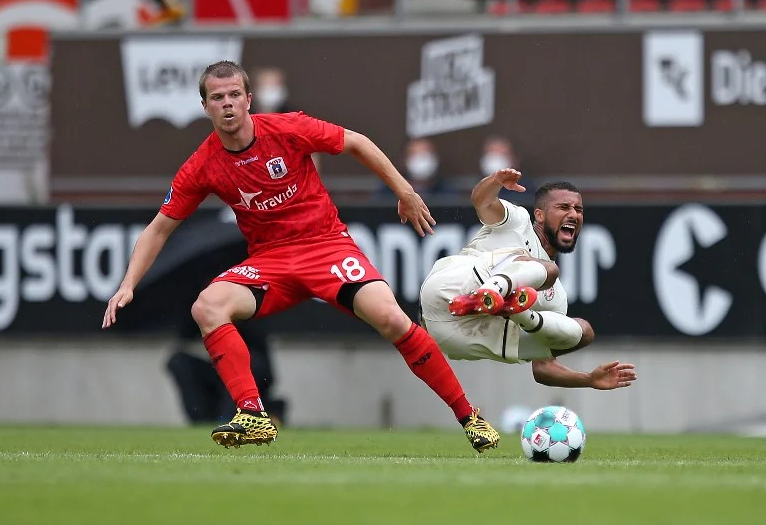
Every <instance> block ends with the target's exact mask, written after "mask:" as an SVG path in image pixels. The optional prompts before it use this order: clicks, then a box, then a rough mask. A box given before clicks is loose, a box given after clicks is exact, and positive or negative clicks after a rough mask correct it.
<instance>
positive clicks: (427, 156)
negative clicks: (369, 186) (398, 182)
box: [379, 138, 453, 202]
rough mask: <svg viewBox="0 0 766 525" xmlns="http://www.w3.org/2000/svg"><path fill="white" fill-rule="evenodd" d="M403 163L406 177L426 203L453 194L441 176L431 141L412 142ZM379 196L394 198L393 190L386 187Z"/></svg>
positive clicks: (405, 153)
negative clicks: (435, 197) (432, 198)
mask: <svg viewBox="0 0 766 525" xmlns="http://www.w3.org/2000/svg"><path fill="white" fill-rule="evenodd" d="M402 161H403V162H402V163H403V166H404V172H403V175H404V177H405V178H406V179H407V181H408V182H409V183H410V184H411V185H412V187H413V188H414V189H415V191H416V192H417V193H418V194H420V196H421V197H423V199H425V200H426V202H427V201H428V199H429V198H430V197H434V196H437V195H439V196H443V195H449V194H451V193H453V189H452V187H451V186H450V185H449V184H448V183H447V182H446V181H445V180H444V179H443V178H442V177H440V176H439V154H438V153H437V151H436V145H434V143H433V142H432V141H431V140H429V139H425V138H420V139H412V140H410V141H409V142H408V143H407V144H406V145H405V147H404V155H403V159H402ZM379 195H381V196H384V195H385V196H390V197H393V194H392V193H391V190H389V189H388V188H387V187H385V186H384V187H382V188H381V190H380V192H379Z"/></svg>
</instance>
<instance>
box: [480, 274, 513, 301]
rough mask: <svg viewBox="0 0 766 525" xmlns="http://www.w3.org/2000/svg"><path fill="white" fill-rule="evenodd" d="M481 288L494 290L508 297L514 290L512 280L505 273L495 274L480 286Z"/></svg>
mask: <svg viewBox="0 0 766 525" xmlns="http://www.w3.org/2000/svg"><path fill="white" fill-rule="evenodd" d="M479 290H480V291H481V290H492V291H494V292H497V293H499V294H500V295H501V296H502V297H503V298H506V297H508V296H509V295H510V293H511V291H513V286H512V283H511V280H510V279H509V278H508V277H506V276H505V275H493V276H492V277H490V278H489V280H488V281H487V282H486V283H484V284H482V285H481V286H480V287H479Z"/></svg>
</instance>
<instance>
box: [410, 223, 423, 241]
mask: <svg viewBox="0 0 766 525" xmlns="http://www.w3.org/2000/svg"><path fill="white" fill-rule="evenodd" d="M410 222H412V227H413V228H415V231H416V232H418V235H420V236H421V237H425V236H426V234H425V233H423V228H422V227H421V226H420V222H419V221H417V220H412V221H410Z"/></svg>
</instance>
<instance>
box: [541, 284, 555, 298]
mask: <svg viewBox="0 0 766 525" xmlns="http://www.w3.org/2000/svg"><path fill="white" fill-rule="evenodd" d="M554 295H556V291H555V290H554V289H553V286H551V287H550V288H546V289H545V290H543V297H545V300H546V301H553V296H554Z"/></svg>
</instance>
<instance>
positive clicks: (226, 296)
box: [191, 282, 256, 333]
mask: <svg viewBox="0 0 766 525" xmlns="http://www.w3.org/2000/svg"><path fill="white" fill-rule="evenodd" d="M255 307H256V304H255V297H253V294H252V293H251V292H250V290H249V289H248V288H247V287H246V286H244V285H240V284H234V283H221V282H219V283H213V284H211V285H210V286H208V287H207V288H205V289H204V290H202V292H200V294H199V296H198V297H197V300H196V301H194V304H193V305H192V309H191V314H192V317H193V318H194V321H195V322H196V323H197V325H198V326H199V327H200V329H201V330H202V332H203V333H206V332H208V331H210V330H213V329H215V328H217V327H218V326H221V325H222V324H226V323H230V322H231V321H234V320H237V319H247V318H249V317H251V316H252V315H253V314H254V313H255Z"/></svg>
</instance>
